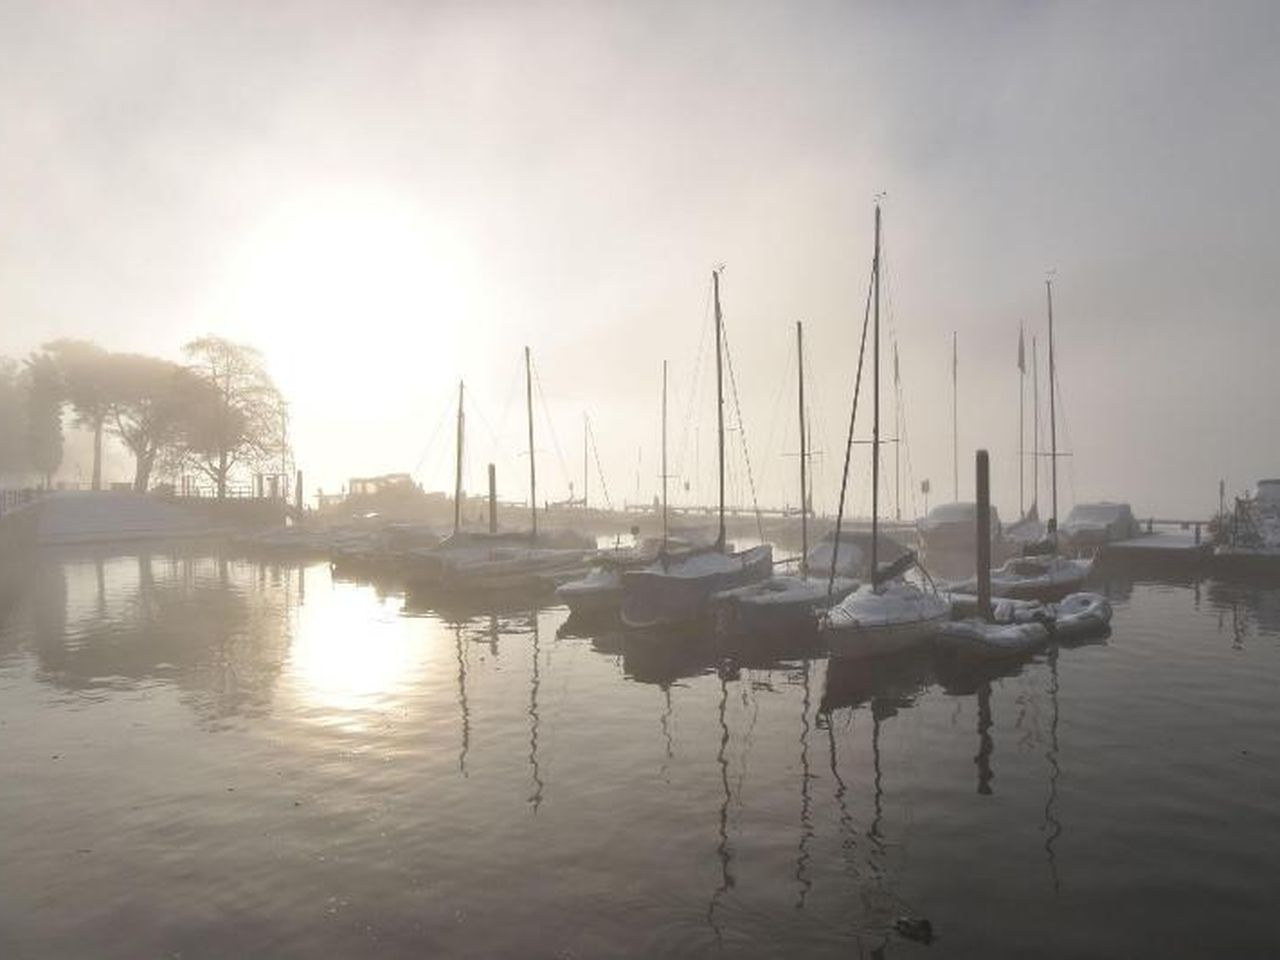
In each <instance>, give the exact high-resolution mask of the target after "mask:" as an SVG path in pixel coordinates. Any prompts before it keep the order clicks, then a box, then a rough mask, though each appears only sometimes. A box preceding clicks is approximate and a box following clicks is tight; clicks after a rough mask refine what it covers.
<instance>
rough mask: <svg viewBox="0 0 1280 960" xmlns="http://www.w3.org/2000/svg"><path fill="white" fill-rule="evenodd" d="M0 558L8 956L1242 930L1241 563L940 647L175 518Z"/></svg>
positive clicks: (1248, 849)
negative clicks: (298, 559)
mask: <svg viewBox="0 0 1280 960" xmlns="http://www.w3.org/2000/svg"><path fill="white" fill-rule="evenodd" d="M0 587H2V589H0V729H3V731H4V746H3V750H4V764H5V774H6V789H5V790H4V791H2V792H0V818H2V820H0V822H3V823H4V824H5V830H4V831H0V858H2V859H3V862H4V863H5V864H6V868H5V870H4V871H3V872H2V873H0V950H2V951H3V953H4V955H6V956H28V955H42V956H83V955H93V956H107V957H136V956H155V955H168V954H179V953H180V954H182V955H185V956H231V955H273V956H305V955H322V954H323V955H345V956H358V955H368V954H377V955H379V956H404V957H410V956H415V957H416V956H422V955H436V956H450V955H453V956H456V955H468V956H495V957H500V956H528V955H531V954H538V955H543V954H545V955H566V956H567V955H575V956H603V955H630V956H659V955H687V954H691V953H692V954H700V953H706V952H715V951H716V950H717V949H718V950H720V951H721V952H722V953H723V954H724V955H727V956H761V957H765V956H777V955H781V954H789V953H795V954H804V955H806V956H819V957H821V956H831V957H847V956H849V955H851V954H854V953H859V952H860V953H861V954H864V955H878V956H891V955H900V954H907V953H912V952H915V951H917V950H918V949H919V948H918V946H916V945H913V944H905V943H903V942H902V940H901V938H900V936H899V935H898V934H897V933H896V932H895V931H894V927H893V924H894V920H895V919H896V918H897V917H898V916H900V915H902V914H911V915H916V916H924V917H928V918H929V919H930V920H931V921H932V923H933V927H934V930H935V931H936V932H937V934H938V935H939V937H940V938H942V939H941V945H942V946H944V947H945V952H946V954H947V955H948V956H970V955H972V956H977V955H989V954H993V953H995V954H1009V953H1022V954H1027V955H1033V954H1034V955H1037V956H1061V957H1069V956H1080V955H1098V954H1106V955H1116V956H1120V955H1129V954H1151V953H1177V952H1183V951H1186V950H1188V949H1192V950H1198V948H1199V947H1200V946H1201V945H1203V946H1204V947H1205V949H1206V950H1207V949H1212V950H1214V951H1216V952H1219V953H1223V952H1225V953H1235V954H1254V955H1256V954H1258V953H1259V952H1264V950H1265V948H1266V947H1267V946H1268V945H1269V944H1271V943H1272V942H1273V934H1274V930H1272V929H1271V922H1272V921H1271V920H1270V917H1271V913H1270V911H1269V910H1268V909H1267V907H1268V904H1267V903H1266V902H1265V901H1266V898H1267V896H1269V890H1270V885H1269V883H1268V879H1269V877H1270V876H1271V871H1272V865H1271V863H1270V859H1271V856H1270V850H1271V848H1272V846H1273V844H1270V843H1267V842H1266V838H1269V837H1277V836H1280V814H1277V812H1276V811H1275V809H1274V804H1272V803H1271V802H1270V798H1272V797H1274V796H1276V795H1278V794H1280V745H1278V744H1277V739H1276V737H1275V736H1274V731H1275V724H1276V720H1277V708H1276V706H1275V697H1274V689H1275V680H1274V678H1275V676H1276V674H1277V670H1278V668H1280V642H1278V641H1280V617H1278V616H1276V615H1274V613H1273V612H1274V611H1276V610H1280V599H1278V592H1277V591H1273V590H1271V589H1270V588H1263V587H1257V586H1251V585H1232V586H1227V585H1223V584H1212V583H1211V584H1208V585H1206V586H1204V587H1202V586H1201V585H1200V584H1197V583H1187V584H1129V583H1117V584H1110V583H1109V584H1108V585H1107V590H1108V592H1110V593H1111V594H1112V597H1113V600H1114V602H1115V603H1116V616H1115V620H1114V622H1113V631H1114V632H1113V634H1112V636H1111V638H1110V639H1109V640H1108V641H1107V642H1106V643H1103V644H1098V645H1092V646H1088V647H1082V648H1074V649H1057V648H1051V649H1049V650H1047V651H1046V652H1044V653H1043V654H1041V655H1039V656H1037V657H1035V658H1032V659H1028V660H1024V661H1018V662H1013V663H1002V664H998V665H995V666H992V665H980V666H975V665H972V664H965V663H958V662H955V661H952V660H949V659H947V658H946V657H941V656H935V655H933V654H930V653H925V654H922V655H920V656H913V657H909V658H894V659H889V660H876V661H870V662H867V663H863V664H856V663H848V662H844V661H830V662H829V661H828V660H827V658H826V656H825V655H824V654H823V652H822V651H821V650H788V648H787V646H786V645H785V644H780V645H774V647H773V648H772V649H764V650H759V649H757V650H749V649H745V650H744V649H735V650H729V649H725V648H720V647H718V646H717V645H716V643H715V642H714V641H713V640H712V639H711V638H709V637H696V636H695V637H692V638H683V639H682V640H680V641H678V642H673V643H666V644H662V643H659V644H637V643H635V642H633V641H632V640H631V639H630V638H627V637H625V636H622V635H621V634H619V633H617V632H616V631H603V632H601V631H593V632H589V633H588V635H586V636H577V635H574V634H575V633H576V632H577V631H573V632H569V631H562V630H561V627H562V626H563V625H564V620H565V611H564V610H563V609H562V608H557V607H552V608H547V609H532V610H531V609H529V608H528V607H527V606H526V607H524V608H522V609H513V610H500V611H486V610H475V609H466V608H465V607H462V606H459V607H458V608H457V609H454V610H446V611H444V612H443V613H441V612H439V611H437V610H434V609H431V608H423V609H413V608H410V609H406V608H405V604H404V599H403V596H402V595H401V594H400V593H399V592H398V591H397V589H396V588H395V587H394V585H385V586H377V585H373V584H362V583H354V582H343V581H336V580H334V579H333V578H332V576H331V574H330V571H329V569H328V566H327V565H325V564H316V565H310V566H306V565H301V566H300V565H289V564H258V563H252V562H249V561H246V560H243V559H238V558H235V557H230V556H207V555H199V554H193V553H183V552H173V551H155V550H153V551H150V552H147V551H141V552H135V553H133V554H130V555H127V556H119V555H107V554H93V553H78V554H65V555H53V554H45V555H41V556H40V557H39V558H38V559H36V560H35V561H33V562H31V563H29V564H25V565H22V569H20V570H10V571H9V572H8V573H7V574H6V579H5V583H4V584H2V585H0ZM1204 851H1212V856H1205V855H1203V852H1204ZM1210 945H1211V946H1210Z"/></svg>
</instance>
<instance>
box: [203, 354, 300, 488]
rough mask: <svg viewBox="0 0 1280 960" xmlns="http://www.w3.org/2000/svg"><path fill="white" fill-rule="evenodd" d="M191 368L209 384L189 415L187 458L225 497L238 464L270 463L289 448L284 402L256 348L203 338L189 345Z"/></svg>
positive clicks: (241, 465) (204, 382) (240, 465)
mask: <svg viewBox="0 0 1280 960" xmlns="http://www.w3.org/2000/svg"><path fill="white" fill-rule="evenodd" d="M183 350H184V352H185V353H186V355H187V357H188V359H189V360H190V361H191V366H190V367H189V370H190V371H191V373H192V374H194V375H195V376H196V377H198V378H199V379H200V380H201V381H202V382H203V384H204V385H205V388H206V389H205V390H204V392H203V396H204V397H205V398H206V399H205V400H203V401H201V402H196V403H189V404H188V405H187V407H186V409H185V411H184V416H183V434H184V437H183V446H184V451H185V457H186V462H187V463H189V464H190V465H191V466H192V467H193V468H194V469H196V470H198V471H200V472H201V473H203V474H204V475H205V476H207V477H208V478H209V479H210V480H211V481H212V482H213V484H214V486H215V488H216V489H217V492H218V497H219V498H220V499H221V498H223V497H225V496H226V495H227V480H228V478H229V477H230V476H231V474H232V472H233V471H234V470H235V469H236V468H237V467H243V466H254V465H257V464H264V463H266V462H268V461H269V460H270V459H272V458H273V457H277V456H279V455H280V453H281V451H282V450H283V448H284V425H283V419H284V401H283V399H282V398H281V396H280V391H279V390H277V389H276V385H275V383H273V382H272V380H271V376H270V374H268V373H267V371H266V368H265V367H264V366H263V363H262V355H261V354H259V353H258V351H257V350H254V349H253V348H252V347H248V346H244V345H242V344H238V343H232V342H231V341H229V340H224V339H223V338H221V337H213V336H208V337H201V338H199V339H198V340H193V341H191V342H190V343H188V344H187V345H186V346H185V347H184V348H183Z"/></svg>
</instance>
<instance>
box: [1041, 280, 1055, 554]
mask: <svg viewBox="0 0 1280 960" xmlns="http://www.w3.org/2000/svg"><path fill="white" fill-rule="evenodd" d="M1044 294H1045V300H1046V301H1047V303H1048V305H1049V471H1050V475H1051V476H1052V477H1053V549H1054V550H1057V549H1058V417H1057V402H1056V399H1057V398H1056V397H1055V396H1054V394H1056V393H1057V392H1058V391H1057V380H1056V374H1055V372H1054V367H1053V279H1052V278H1051V277H1046V278H1045V281H1044Z"/></svg>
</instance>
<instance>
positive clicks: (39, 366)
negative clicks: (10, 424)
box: [23, 354, 62, 489]
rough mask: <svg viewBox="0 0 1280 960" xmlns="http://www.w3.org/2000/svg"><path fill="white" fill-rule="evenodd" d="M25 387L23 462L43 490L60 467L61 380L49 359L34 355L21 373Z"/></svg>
mask: <svg viewBox="0 0 1280 960" xmlns="http://www.w3.org/2000/svg"><path fill="white" fill-rule="evenodd" d="M23 380H24V381H25V383H24V386H25V387H26V418H25V420H26V461H27V465H28V466H29V467H30V469H32V470H34V471H35V472H36V473H38V474H40V476H41V477H43V478H44V486H45V489H48V488H49V487H51V486H52V485H53V475H54V473H55V472H57V469H58V467H60V466H62V379H61V376H60V374H59V372H58V368H57V365H56V364H55V363H54V361H53V358H52V357H50V356H48V355H46V354H35V355H34V356H32V357H31V358H30V359H29V360H28V361H27V364H26V369H25V370H24V371H23Z"/></svg>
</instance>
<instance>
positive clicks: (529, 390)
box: [524, 347, 538, 540]
mask: <svg viewBox="0 0 1280 960" xmlns="http://www.w3.org/2000/svg"><path fill="white" fill-rule="evenodd" d="M524 399H525V406H526V407H527V409H528V411H529V515H530V517H531V518H532V523H533V526H532V536H531V538H530V539H532V540H537V539H538V471H537V468H536V466H535V465H534V462H533V361H532V360H530V359H529V348H528V347H525V348H524Z"/></svg>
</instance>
